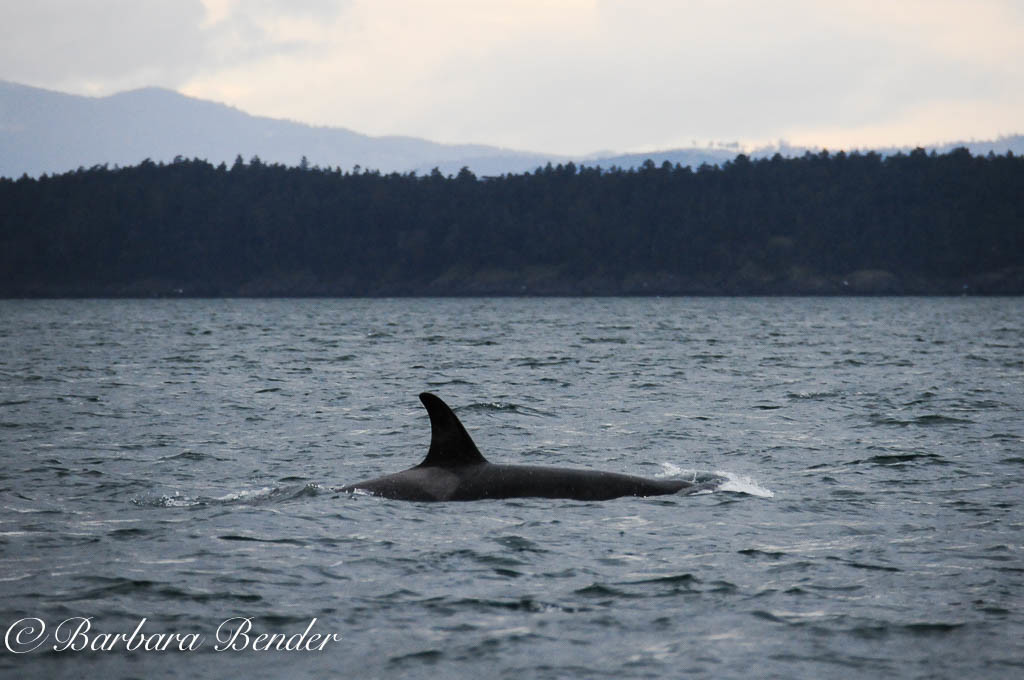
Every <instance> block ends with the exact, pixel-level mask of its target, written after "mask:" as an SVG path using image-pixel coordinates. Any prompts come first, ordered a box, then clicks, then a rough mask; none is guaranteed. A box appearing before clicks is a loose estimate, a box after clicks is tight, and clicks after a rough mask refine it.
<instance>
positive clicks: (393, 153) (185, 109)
mask: <svg viewBox="0 0 1024 680" xmlns="http://www.w3.org/2000/svg"><path fill="white" fill-rule="evenodd" d="M238 155H241V156H242V157H243V158H244V159H245V160H249V159H250V158H252V157H253V156H259V157H260V159H261V160H262V161H264V162H265V163H282V164H285V165H291V166H294V165H298V164H299V162H300V161H301V159H302V157H303V156H305V157H306V158H307V159H308V161H309V163H310V165H320V166H321V167H338V166H340V167H341V168H343V169H346V170H348V169H351V168H352V167H353V166H355V165H360V166H362V167H363V168H368V169H375V170H380V171H382V172H393V171H398V172H408V171H410V170H417V171H419V172H429V171H430V170H431V169H432V168H433V167H435V166H437V167H439V168H440V169H441V170H442V171H443V172H445V173H446V174H450V173H457V172H458V170H459V169H460V168H461V167H462V166H469V167H471V168H472V169H473V170H474V172H476V173H478V174H481V175H488V174H500V173H503V172H513V171H514V172H519V171H523V170H532V169H534V168H536V167H538V166H540V165H544V164H545V163H547V162H548V161H555V162H558V161H559V160H561V159H556V158H554V157H549V156H544V155H541V154H532V153H524V152H519V151H512V150H508V149H502V148H498V147H493V146H484V145H478V144H437V143H434V142H429V141H426V140H423V139H416V138H413V137H398V136H387V137H371V136H368V135H363V134H359V133H357V132H353V131H351V130H346V129H344V128H328V127H314V126H311V125H304V124H302V123H294V122H290V121H284V120H275V119H272V118H263V117H259V116H252V115H249V114H247V113H245V112H243V111H239V110H238V109H235V108H232V107H230V106H226V105H224V104H217V103H214V102H209V101H204V100H201V99H194V98H192V97H186V96H184V95H181V94H178V93H176V92H172V91H170V90H164V89H159V88H145V89H141V90H132V91H130V92H123V93H120V94H115V95H112V96H109V97H99V98H97V97H82V96H78V95H70V94H63V93H59V92H53V91H50V90H43V89H38V88H34V87H28V86H25V85H17V84H14V83H8V82H3V81H0V176H3V177H19V176H21V175H22V174H23V173H28V174H29V175H30V176H37V175H39V174H42V173H44V172H45V173H55V172H65V171H68V170H74V169H76V168H78V167H87V168H88V167H92V166H94V165H102V164H110V165H122V166H124V165H134V164H137V163H139V162H140V161H142V160H144V159H146V158H150V159H152V160H154V161H165V162H166V161H171V160H173V159H174V157H175V156H183V157H185V158H202V159H205V160H208V161H210V162H211V163H214V164H216V163H220V162H221V161H224V162H226V163H227V164H228V165H230V164H231V163H232V162H233V161H234V159H235V157H236V156H238Z"/></svg>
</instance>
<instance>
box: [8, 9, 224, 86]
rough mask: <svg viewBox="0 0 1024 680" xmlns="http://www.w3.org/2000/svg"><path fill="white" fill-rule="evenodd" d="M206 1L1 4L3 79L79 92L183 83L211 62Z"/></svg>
mask: <svg viewBox="0 0 1024 680" xmlns="http://www.w3.org/2000/svg"><path fill="white" fill-rule="evenodd" d="M204 14H205V10H204V9H203V6H202V4H201V3H200V2H199V0H180V1H177V2H162V1H161V0H106V1H97V0H82V1H81V2H67V1H66V0H64V1H62V0H32V2H9V3H3V4H2V5H0V77H2V78H4V79H8V80H13V81H18V82H24V83H28V84H40V85H46V86H50V87H54V88H61V89H67V90H71V91H75V92H91V91H101V92H109V91H110V90H111V89H112V88H119V87H122V86H124V85H128V86H137V85H143V84H156V83H155V81H160V83H161V84H162V83H175V82H184V80H185V79H186V78H188V77H189V76H190V75H191V74H192V73H193V72H194V71H195V70H196V69H197V68H198V67H199V66H200V65H201V64H202V63H203V60H204V59H205V58H206V56H207V49H206V48H207V44H206V42H205V40H204V36H203V35H202V31H201V30H200V29H199V25H200V23H201V21H202V19H203V16H204Z"/></svg>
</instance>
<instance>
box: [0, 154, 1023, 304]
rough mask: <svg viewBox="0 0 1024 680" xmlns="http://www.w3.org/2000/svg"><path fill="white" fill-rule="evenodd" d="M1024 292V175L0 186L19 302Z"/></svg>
mask: <svg viewBox="0 0 1024 680" xmlns="http://www.w3.org/2000/svg"><path fill="white" fill-rule="evenodd" d="M962 292H968V293H1024V159H1022V158H1021V157H1018V156H1013V155H1011V154H1008V155H1005V156H994V155H990V156H987V157H976V156H972V155H971V154H970V153H969V152H968V151H966V150H965V149H957V150H954V151H952V152H950V153H947V154H942V155H935V154H931V155H929V154H927V153H925V152H924V151H921V150H918V151H915V152H913V153H910V154H897V155H894V156H888V157H884V158H883V157H882V156H880V155H878V154H875V153H866V154H843V153H838V154H828V153H827V152H823V153H820V154H807V155H805V156H803V157H800V158H791V159H785V158H782V157H780V156H775V157H774V158H771V159H764V160H757V161H751V160H750V159H748V158H747V157H745V156H742V155H741V156H738V157H737V158H736V159H735V160H733V161H731V162H728V163H726V164H725V165H724V166H723V167H721V168H719V167H711V166H702V167H700V168H698V169H696V170H694V169H691V168H687V167H680V166H670V165H668V164H667V163H666V164H664V165H662V166H660V167H659V166H655V165H654V164H652V163H647V164H645V165H644V166H642V167H641V168H639V169H636V170H629V171H624V170H619V169H614V168H613V169H611V170H607V169H605V170H602V169H598V168H590V167H582V168H581V167H577V166H575V165H573V164H568V165H564V166H562V165H560V166H557V167H551V166H548V167H545V168H542V169H538V170H537V171H536V172H533V173H527V174H517V175H506V176H502V177H496V178H478V177H476V176H474V175H473V174H472V173H471V172H469V171H468V170H463V171H462V172H461V173H459V174H458V175H457V176H449V177H445V176H443V175H441V173H439V172H436V171H435V172H434V173H432V174H430V175H425V176H424V175H414V174H406V175H398V174H391V175H382V174H380V173H376V172H364V171H360V170H358V169H357V170H356V171H353V172H346V171H341V170H340V169H320V168H315V167H314V168H310V167H308V165H306V164H303V165H302V166H301V167H293V168H289V167H284V166H281V165H268V164H265V163H262V162H261V161H260V160H259V159H257V158H253V159H252V160H250V161H249V162H248V163H246V162H243V160H242V159H241V158H239V159H238V160H236V162H235V164H234V165H233V166H232V167H227V166H226V165H224V164H221V165H220V166H217V167H214V166H213V165H211V164H209V163H207V162H205V161H202V160H184V159H178V160H176V161H175V162H173V163H171V164H167V165H164V164H154V163H151V162H143V163H142V164H140V165H138V166H134V167H126V168H113V169H111V168H107V167H95V168H92V169H80V170H78V171H77V172H70V173H67V174H63V175H57V176H49V177H47V176H43V177H41V178H39V179H32V178H29V177H23V178H22V179H20V180H7V179H5V180H0V295H3V296H7V297H11V296H53V295H67V296H93V295H98V296H119V295H138V296H149V295H471V294H512V295H516V294H540V295H553V294H570V295H574V294H842V293H870V294H875V293H926V294H929V293H962Z"/></svg>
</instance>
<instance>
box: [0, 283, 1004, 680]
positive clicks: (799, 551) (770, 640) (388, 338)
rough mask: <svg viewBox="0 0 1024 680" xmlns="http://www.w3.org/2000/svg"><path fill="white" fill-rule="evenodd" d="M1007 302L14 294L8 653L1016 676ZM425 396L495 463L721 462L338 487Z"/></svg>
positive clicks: (463, 674)
mask: <svg viewBox="0 0 1024 680" xmlns="http://www.w3.org/2000/svg"><path fill="white" fill-rule="evenodd" d="M1022 312H1024V304H1022V300H1021V299H1019V298H1016V299H1014V298H1003V299H975V298H956V299H913V298H896V299H844V298H833V299H685V298H682V299H583V300H578V299H466V300H423V299H416V300H145V301H143V300H131V301H89V300H79V301H0V449H2V453H3V466H2V468H0V632H2V633H3V634H4V644H3V647H2V648H0V676H2V677H17V678H24V677H47V678H61V677H76V678H77V677H103V678H111V679H112V678H121V677H125V678H129V677H137V678H188V679H192V678H221V677H246V676H247V677H258V678H262V677H290V678H307V677H308V678H313V677H365V678H399V677H400V678H436V677H444V678H474V679H477V678H516V679H517V680H518V679H522V678H568V677H579V678H667V677H688V678H716V679H722V678H749V677H758V678H878V677H887V678H965V677H969V678H1011V677H1020V676H1021V674H1022V673H1024V608H1022V604H1024V547H1022V546H1024V491H1022V484H1021V479H1022V476H1024V415H1022V414H1024V314H1022ZM424 390H428V391H432V392H434V393H436V394H438V395H439V396H441V397H442V398H443V399H445V400H446V401H447V402H448V403H449V404H450V405H451V406H452V407H453V408H454V409H455V410H456V413H457V414H458V415H459V417H460V418H461V419H462V421H463V423H464V424H465V425H466V427H467V429H468V430H469V431H470V433H471V434H472V436H473V437H474V439H475V441H476V443H477V445H478V446H479V448H480V449H481V451H482V452H483V453H484V455H485V456H487V457H488V458H489V459H490V460H492V461H494V462H506V463H524V464H535V465H559V466H576V467H584V468H592V469H604V470H613V471H618V472H626V473H632V474H639V475H645V476H651V477H658V476H668V477H683V478H697V479H708V478H709V477H713V476H718V477H721V478H722V479H723V480H724V481H722V482H721V483H720V484H719V485H718V486H717V487H715V488H714V489H713V490H711V491H709V492H708V493H702V494H699V495H690V496H686V495H679V496H662V497H657V498H647V499H644V498H624V499H617V500H611V501H606V502H578V501H569V500H565V501H563V500H546V499H514V500H507V501H480V502H472V503H441V504H424V503H408V502H401V501H389V500H384V499H379V498H373V497H367V496H363V495H350V494H347V493H339V492H337V491H335V490H334V489H336V488H337V487H340V486H341V485H343V484H346V483H351V482H354V481H358V480H361V479H365V478H368V477H373V476H377V475H380V474H385V473H389V472H394V471H397V470H400V469H404V468H406V467H409V466H411V465H414V464H416V463H418V462H419V461H420V459H421V458H422V456H423V455H424V454H425V452H426V447H427V443H428V441H429V424H428V421H427V417H426V412H425V411H424V410H423V409H422V407H421V406H420V405H419V401H418V400H417V394H418V393H419V392H421V391H424ZM232 635H234V637H232ZM261 635H262V637H261ZM267 647H269V649H267ZM295 647H298V649H295Z"/></svg>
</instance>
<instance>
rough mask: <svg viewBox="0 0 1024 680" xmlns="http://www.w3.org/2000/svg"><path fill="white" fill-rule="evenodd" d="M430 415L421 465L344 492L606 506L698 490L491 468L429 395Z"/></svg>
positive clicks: (629, 478) (593, 475) (674, 483)
mask: <svg viewBox="0 0 1024 680" xmlns="http://www.w3.org/2000/svg"><path fill="white" fill-rule="evenodd" d="M420 401H422V402H423V405H424V406H425V407H426V409H427V413H428V414H430V449H429V450H428V451H427V457H426V458H424V459H423V462H422V463H420V464H419V465H417V466H415V467H412V468H409V469H408V470H403V471H402V472H396V473H395V474H392V475H387V476H385V477H379V478H377V479H368V480H366V481H363V482H359V483H358V484H352V485H350V486H345V487H342V488H341V489H339V491H350V492H351V491H356V490H360V491H365V492H367V493H371V494H373V495H375V496H383V497H384V498H391V499H395V500H403V501H475V500H483V499H487V498H529V497H533V498H572V499H576V500H581V501H603V500H608V499H610V498H619V497H620V496H659V495H664V494H671V493H677V492H679V491H682V490H684V489H688V488H690V487H692V486H693V485H692V484H691V483H690V482H684V481H681V480H668V479H665V480H660V479H647V478H644V477H635V476H633V475H623V474H619V473H616V472H597V471H591V470H578V469H572V468H558V467H540V466H535V465H495V464H492V463H488V462H487V460H486V459H485V458H484V457H483V456H482V455H481V454H480V451H479V450H478V449H477V448H476V444H474V443H473V440H472V439H471V438H470V436H469V433H468V432H466V428H464V427H463V426H462V423H461V422H459V419H458V417H456V415H455V414H454V413H453V412H452V410H451V409H450V408H448V405H447V404H445V403H444V402H443V401H441V399H439V398H438V397H436V396H434V395H433V394H430V393H429V392H424V393H423V394H421V395H420Z"/></svg>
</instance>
